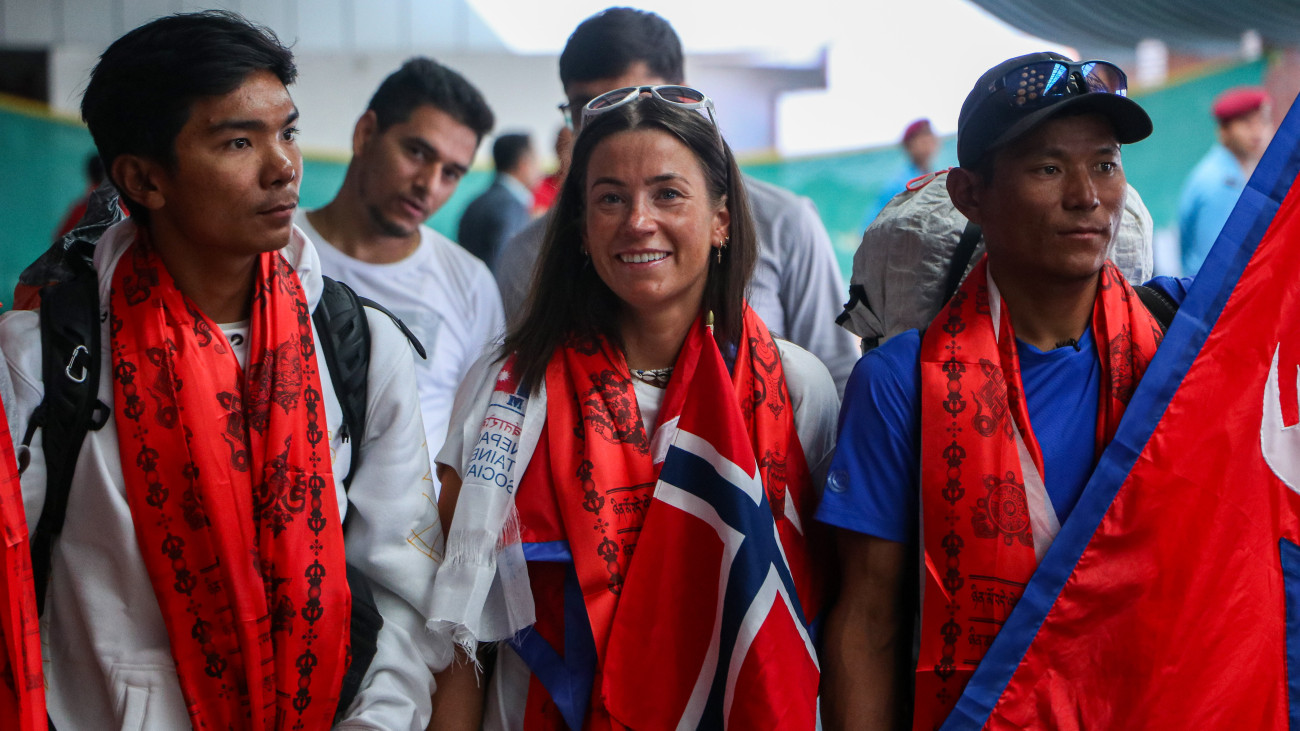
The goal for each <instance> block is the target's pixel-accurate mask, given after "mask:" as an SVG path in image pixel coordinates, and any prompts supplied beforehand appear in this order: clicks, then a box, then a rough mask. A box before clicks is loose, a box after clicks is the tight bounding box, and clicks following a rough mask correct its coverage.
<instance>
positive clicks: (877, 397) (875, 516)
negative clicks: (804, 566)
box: [817, 330, 921, 543]
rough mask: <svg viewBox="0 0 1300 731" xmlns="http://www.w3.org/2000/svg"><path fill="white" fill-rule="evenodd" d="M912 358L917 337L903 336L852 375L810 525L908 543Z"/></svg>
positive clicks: (911, 525) (914, 434)
mask: <svg viewBox="0 0 1300 731" xmlns="http://www.w3.org/2000/svg"><path fill="white" fill-rule="evenodd" d="M920 350H921V336H920V333H918V332H917V331H916V330H909V331H907V332H905V333H902V334H900V335H897V336H895V337H893V338H891V339H890V340H888V341H887V342H886V343H885V344H884V345H882V346H880V347H879V348H877V349H875V350H873V351H871V352H870V353H868V354H867V355H866V356H864V357H863V358H861V359H860V360H859V361H858V363H857V365H856V366H855V367H854V369H853V373H852V375H851V376H850V377H849V381H848V385H847V387H846V388H845V391H844V403H843V406H842V407H841V408H840V426H839V437H838V440H837V442H836V444H837V446H836V450H835V456H834V457H833V458H832V459H831V466H830V472H829V474H828V475H827V478H826V491H825V493H824V494H823V496H822V503H821V505H820V506H819V507H818V510H817V519H818V520H820V521H822V522H824V523H828V524H830V525H834V526H836V527H839V528H847V529H849V530H852V531H856V532H858V533H865V534H867V535H872V536H875V537H877V538H883V539H885V540H888V541H896V542H898V543H914V542H915V541H916V535H917V527H918V526H917V515H918V513H917V510H918V508H917V485H918V484H919V472H920V460H919V457H918V453H917V448H918V445H919V444H920V426H921V416H920V409H919V405H920V400H921V390H920V388H921V387H920V383H921V379H920V359H919V356H920Z"/></svg>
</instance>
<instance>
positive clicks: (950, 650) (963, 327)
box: [913, 259, 1162, 731]
mask: <svg viewBox="0 0 1300 731" xmlns="http://www.w3.org/2000/svg"><path fill="white" fill-rule="evenodd" d="M987 268H988V262H987V259H986V260H984V261H981V262H980V263H979V265H977V266H976V267H975V269H974V270H973V271H972V272H971V274H970V275H969V276H968V277H966V281H965V282H964V283H963V284H962V286H961V288H960V289H958V290H957V294H956V295H954V296H953V298H952V300H951V301H949V303H948V304H947V305H946V306H945V307H944V309H943V310H942V311H941V312H940V313H939V315H938V316H937V317H936V318H935V319H934V321H933V322H932V323H931V324H930V327H929V328H928V329H927V330H926V331H925V335H924V337H923V339H922V341H921V505H922V534H923V542H924V547H925V571H924V572H923V574H924V579H923V581H924V591H923V594H922V596H923V597H924V600H923V605H922V607H921V653H920V659H919V661H918V662H917V668H916V712H915V716H914V720H913V729H915V730H917V731H929V730H930V729H935V728H938V727H939V726H940V725H941V724H942V723H943V721H944V719H945V718H947V716H948V714H949V712H950V711H951V710H952V708H953V706H954V705H956V702H957V699H958V697H959V696H960V695H961V693H962V689H963V688H965V686H966V682H967V681H968V680H969V679H970V676H971V674H972V673H973V672H974V671H975V667H976V666H977V665H979V662H980V660H981V659H982V658H983V657H984V653H985V652H986V651H987V650H988V647H989V645H990V644H991V643H992V641H993V637H994V636H995V635H996V634H997V632H998V630H999V629H1000V628H1001V626H1002V624H1003V622H1005V621H1006V618H1007V615H1008V613H1010V611H1011V609H1012V608H1013V607H1014V606H1015V604H1016V602H1017V601H1019V599H1020V595H1021V593H1022V592H1023V591H1024V587H1025V584H1026V583H1028V581H1029V578H1030V576H1031V575H1032V574H1033V573H1034V569H1035V568H1036V567H1037V566H1038V560H1039V558H1040V554H1041V551H1042V550H1045V547H1046V545H1048V543H1050V540H1051V537H1053V536H1054V532H1053V534H1052V535H1049V536H1046V537H1045V536H1043V535H1036V534H1035V530H1034V526H1035V524H1037V525H1038V526H1040V532H1041V527H1042V526H1043V524H1044V523H1043V521H1042V520H1041V516H1043V514H1044V513H1051V517H1050V522H1051V523H1052V525H1053V526H1054V525H1055V520H1056V518H1055V515H1054V513H1052V512H1051V508H1050V505H1048V506H1047V507H1046V508H1044V507H1042V506H1043V505H1044V501H1045V500H1046V498H1045V489H1044V488H1043V482H1042V475H1043V455H1042V451H1041V450H1040V449H1039V446H1038V441H1037V440H1036V439H1035V438H1034V432H1033V429H1032V428H1031V427H1030V423H1029V411H1028V409H1027V407H1026V405H1025V399H1024V387H1023V385H1022V384H1021V381H1020V360H1019V357H1018V355H1017V352H1016V338H1015V332H1014V331H1013V330H1012V327H1011V317H1010V315H1009V314H1008V312H1007V306H1006V302H1005V301H1001V300H1000V298H999V297H997V295H996V293H991V292H990V291H989V285H988V281H989V279H988V276H987ZM995 328H996V330H995ZM995 333H996V335H995ZM1092 335H1093V340H1094V342H1095V343H1096V348H1097V354H1098V357H1099V358H1100V362H1101V384H1102V388H1101V394H1100V399H1099V400H1098V405H1097V435H1096V454H1097V455H1098V456H1100V454H1101V451H1102V449H1104V448H1105V446H1106V445H1107V444H1109V443H1110V440H1111V438H1113V437H1114V435H1115V430H1116V428H1118V426H1119V421H1120V418H1121V417H1122V416H1123V415H1124V408H1125V407H1126V406H1127V404H1128V401H1129V399H1130V398H1131V397H1132V395H1133V389H1134V388H1135V387H1136V386H1137V383H1138V381H1139V380H1141V378H1142V374H1143V373H1144V372H1145V371H1146V367H1147V364H1148V363H1149V362H1150V361H1151V358H1152V357H1154V356H1155V352H1156V347H1157V346H1158V345H1159V344H1160V339H1161V337H1162V332H1161V329H1160V325H1159V323H1158V322H1157V321H1156V319H1155V318H1154V317H1152V316H1151V314H1150V313H1149V312H1148V311H1147V309H1146V307H1145V306H1143V304H1142V302H1141V301H1140V300H1139V299H1138V297H1137V294H1136V293H1135V292H1134V291H1133V288H1132V287H1130V286H1129V284H1128V282H1126V281H1125V280H1124V276H1123V275H1122V274H1120V272H1119V270H1118V269H1117V268H1116V267H1115V265H1114V264H1112V263H1110V262H1109V261H1108V262H1106V264H1105V266H1104V267H1103V268H1102V270H1101V275H1100V277H1099V280H1098V288H1097V297H1096V300H1095V302H1094V305H1093V313H1092ZM1044 539H1045V540H1044ZM1036 544H1037V549H1038V550H1037V551H1036Z"/></svg>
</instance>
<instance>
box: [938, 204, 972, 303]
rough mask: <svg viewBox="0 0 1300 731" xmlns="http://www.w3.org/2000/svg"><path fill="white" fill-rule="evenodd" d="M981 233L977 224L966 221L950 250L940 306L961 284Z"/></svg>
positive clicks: (950, 297) (955, 292)
mask: <svg viewBox="0 0 1300 731" xmlns="http://www.w3.org/2000/svg"><path fill="white" fill-rule="evenodd" d="M982 234H983V232H982V231H981V230H980V227H979V224H977V223H973V222H970V221H967V222H966V228H965V229H963V230H962V232H961V238H960V239H959V240H958V241H957V248H956V249H955V250H953V252H952V261H951V262H950V263H949V264H948V276H947V278H946V279H945V280H944V283H943V301H942V302H940V303H939V304H940V306H942V305H946V304H948V300H950V299H952V296H953V295H954V294H957V287H959V286H961V278H962V276H964V275H965V274H966V267H968V266H970V260H971V257H972V256H974V255H975V247H976V246H978V245H979V242H980V236H981V235H982Z"/></svg>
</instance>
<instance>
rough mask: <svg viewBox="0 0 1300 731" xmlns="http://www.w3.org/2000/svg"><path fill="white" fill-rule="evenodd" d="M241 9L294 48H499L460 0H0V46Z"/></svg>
mask: <svg viewBox="0 0 1300 731" xmlns="http://www.w3.org/2000/svg"><path fill="white" fill-rule="evenodd" d="M205 8H223V9H227V10H233V11H235V12H238V13H242V14H243V15H244V16H246V17H248V18H249V19H251V20H253V21H255V22H258V23H262V24H264V25H266V26H268V27H270V28H271V29H272V30H274V31H275V32H276V34H277V35H279V36H280V38H281V40H283V41H284V42H286V43H295V42H296V48H297V49H298V50H301V51H307V50H319V51H342V52H381V51H394V52H411V51H414V50H415V49H417V48H439V49H443V50H455V51H462V52H464V51H499V50H502V49H503V48H504V45H503V44H502V43H501V40H500V38H498V37H497V35H496V33H494V32H493V31H492V30H491V28H489V27H488V26H487V24H486V23H484V22H483V20H482V18H481V17H480V16H479V15H478V13H477V12H476V11H475V10H474V9H473V8H471V7H470V6H469V4H468V3H467V2H465V0H434V1H433V2H430V1H429V0H208V1H207V2H195V1H194V0H0V46H9V47H46V46H62V45H69V44H73V45H76V44H84V45H88V46H91V47H95V48H102V47H104V46H107V45H108V44H109V43H111V42H112V41H113V39H114V38H117V37H118V36H120V35H122V34H123V33H125V32H127V31H128V30H130V29H132V28H134V27H136V26H138V25H141V24H142V23H144V22H146V21H148V20H151V19H153V18H156V17H158V16H160V15H167V14H169V13H179V12H187V11H193V10H202V9H205Z"/></svg>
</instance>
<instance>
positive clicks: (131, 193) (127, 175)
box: [109, 154, 167, 211]
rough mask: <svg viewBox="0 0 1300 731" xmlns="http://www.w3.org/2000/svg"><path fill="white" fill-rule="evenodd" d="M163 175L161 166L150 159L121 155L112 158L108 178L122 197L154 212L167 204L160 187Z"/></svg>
mask: <svg viewBox="0 0 1300 731" xmlns="http://www.w3.org/2000/svg"><path fill="white" fill-rule="evenodd" d="M165 173H166V171H165V170H164V169H163V166H162V165H160V164H159V163H158V162H156V161H154V160H152V159H150V158H147V157H142V156H140V155H132V154H123V155H118V156H117V157H116V158H114V160H113V167H112V169H111V170H110V171H109V176H110V177H111V178H112V179H113V185H116V186H117V189H118V191H119V192H121V193H122V195H124V196H126V197H127V198H130V199H131V200H133V201H135V202H136V203H139V204H140V205H142V206H144V207H145V208H147V209H149V210H151V211H156V210H158V209H159V208H162V207H163V206H164V205H166V203H167V198H166V195H165V194H164V192H163V190H164V186H163V185H162V182H163V177H164V175H165Z"/></svg>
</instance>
